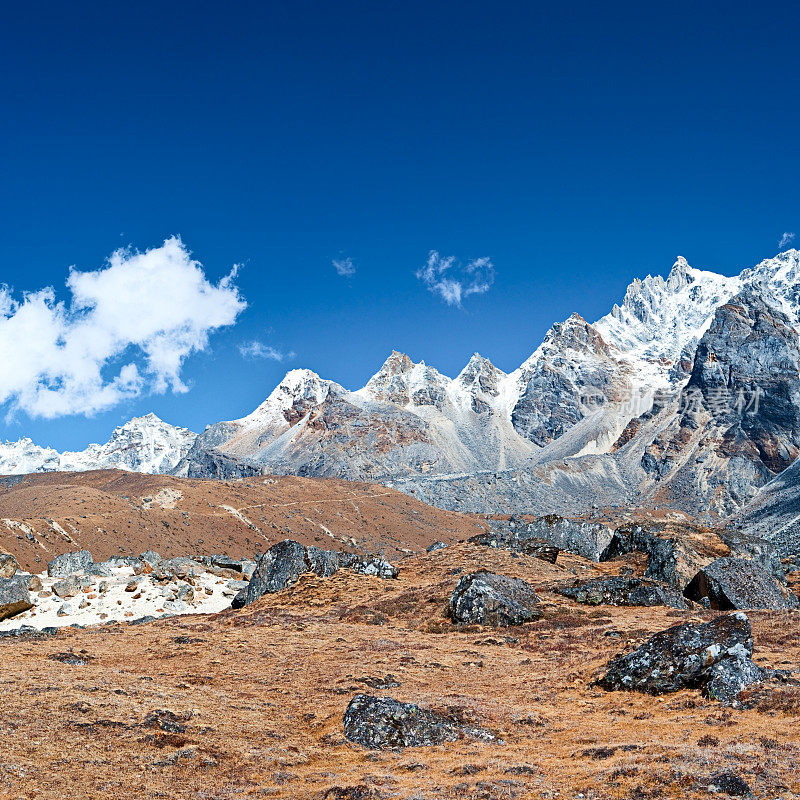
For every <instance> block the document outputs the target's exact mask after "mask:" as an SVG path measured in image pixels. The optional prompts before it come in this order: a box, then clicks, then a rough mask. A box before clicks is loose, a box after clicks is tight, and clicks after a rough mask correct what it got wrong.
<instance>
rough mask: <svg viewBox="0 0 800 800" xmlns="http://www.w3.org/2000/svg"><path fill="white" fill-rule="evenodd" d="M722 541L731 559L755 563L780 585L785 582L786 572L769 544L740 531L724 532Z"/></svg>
mask: <svg viewBox="0 0 800 800" xmlns="http://www.w3.org/2000/svg"><path fill="white" fill-rule="evenodd" d="M722 540H723V541H724V542H725V544H727V545H728V548H729V549H730V551H731V552H730V557H731V558H744V559H747V560H750V561H755V562H756V563H758V565H759V566H760V567H762V569H764V570H766V571H767V572H769V574H770V575H772V577H773V578H777V579H778V580H779V581H780V582H781V583H784V582H785V581H786V571H785V570H784V568H783V563H782V562H781V556H780V553H778V550H777V549H776V548H775V546H774V545H773V544H772V543H771V542H768V541H767V540H766V539H759V538H758V537H755V536H746V535H745V534H743V533H741V532H740V531H735V532H725V533H724V534H722Z"/></svg>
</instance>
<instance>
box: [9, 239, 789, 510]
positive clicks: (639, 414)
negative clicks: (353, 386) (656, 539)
mask: <svg viewBox="0 0 800 800" xmlns="http://www.w3.org/2000/svg"><path fill="white" fill-rule="evenodd" d="M750 289H752V290H754V291H756V292H757V293H758V294H759V296H762V297H763V298H764V303H765V304H766V305H765V308H767V310H766V311H764V310H760V307H759V308H756V305H757V304H755V301H753V302H750V301H747V302H745V303H744V305H742V303H741V302H740V303H739V306H741V307H742V308H745V309H749V310H748V311H747V313H745V311H736V308H738V307H739V306H736V302H734V300H735V298H739V299H741V298H742V296H743V295H742V293H743V292H746V291H748V290H750ZM737 302H738V301H737ZM731 304H732V305H731ZM729 306H730V307H729ZM769 308H775V309H777V310H778V311H780V312H783V313H782V314H781V315H780V316H781V318H782V319H783V320H786V321H787V322H784V323H782V324H783V325H784V327H786V325H787V324H788V325H789V326H790V328H789V331H790V333H791V327H794V328H795V329H798V328H800V252H798V251H797V250H789V251H786V252H784V253H781V254H780V255H778V256H776V257H775V258H772V259H767V260H766V261H763V262H761V263H760V264H758V265H756V266H755V267H752V268H750V269H746V270H744V271H743V272H742V273H741V274H740V275H738V276H735V277H726V276H724V275H718V274H716V273H713V272H708V271H705V270H700V269H696V268H694V267H691V266H689V264H688V263H687V262H686V260H685V259H683V258H680V257H679V258H678V259H677V260H676V262H675V264H674V265H673V266H672V269H671V270H670V272H669V274H668V276H667V277H666V278H663V277H661V276H655V277H653V276H650V275H648V276H647V277H646V278H644V279H643V280H639V279H636V280H634V281H633V282H632V283H631V284H630V285H629V286H628V288H627V291H626V293H625V297H624V299H623V300H622V303H621V305H615V306H614V308H613V309H612V311H611V313H609V314H608V315H606V316H604V317H602V318H601V319H600V320H598V321H597V322H596V323H594V324H590V323H588V322H587V321H586V320H584V319H583V318H582V317H581V316H579V315H578V314H573V315H572V316H570V317H569V318H568V319H567V320H565V321H564V322H560V323H556V324H554V325H553V326H552V328H551V329H550V330H549V331H548V332H547V335H546V336H545V338H544V340H543V342H542V344H541V345H540V346H539V347H537V348H536V350H535V351H534V352H533V353H532V354H531V356H530V357H529V358H528V359H526V361H525V362H524V363H523V364H522V365H521V366H520V367H519V368H518V369H516V370H514V371H513V372H511V373H508V374H507V373H505V372H503V371H502V370H500V369H498V368H497V367H495V366H494V365H493V364H492V363H491V362H490V361H489V360H488V359H486V358H484V357H482V356H480V355H479V354H477V353H476V354H474V355H473V356H472V357H471V358H470V360H469V362H468V364H467V365H466V366H465V367H464V369H463V370H462V371H461V372H460V373H459V374H458V375H457V376H456V377H455V378H449V377H447V376H446V375H443V374H442V373H440V372H439V371H438V370H436V369H435V368H433V367H431V366H429V365H427V364H425V363H424V362H419V363H415V362H414V361H412V360H411V359H410V358H409V357H408V356H407V355H404V354H402V353H399V352H396V351H395V352H392V354H391V355H390V356H389V357H388V358H387V359H386V361H385V362H384V363H383V365H382V366H381V367H380V369H379V370H378V371H377V372H376V373H375V375H373V376H372V378H370V380H369V381H368V382H367V384H366V385H365V386H364V387H362V388H360V389H357V390H355V391H349V390H347V389H345V388H344V387H343V386H341V385H340V384H338V383H335V382H334V381H332V380H327V379H324V378H321V377H320V376H319V375H317V374H316V373H314V372H311V371H310V370H305V369H297V370H292V371H291V372H289V373H287V375H286V376H285V377H284V379H283V380H282V381H281V383H280V384H278V386H277V387H276V388H275V389H274V390H273V391H272V392H271V393H270V394H269V396H268V397H267V398H266V400H265V401H264V402H263V403H262V404H261V405H259V406H258V408H256V409H255V410H254V411H253V412H252V413H250V414H247V415H246V416H244V417H241V418H239V419H234V420H231V421H227V422H219V423H216V424H214V425H210V426H209V427H208V428H206V430H205V431H203V433H202V434H200V435H199V436H197V437H195V436H194V434H192V433H191V432H189V431H185V429H176V428H173V427H172V426H166V425H165V424H164V423H162V422H161V421H160V420H158V419H157V418H155V417H152V415H151V416H149V417H145V418H142V419H140V420H132V421H131V422H130V423H128V425H127V426H122V427H121V428H119V429H117V431H115V432H114V435H113V436H112V438H111V440H110V441H109V442H108V443H107V444H105V445H91V446H90V447H88V448H87V449H86V450H84V451H82V452H80V453H61V454H59V453H57V452H56V451H54V450H52V449H50V448H40V447H37V446H36V445H35V444H33V442H31V441H30V440H27V439H22V440H20V441H19V442H15V443H10V444H6V445H0V466H2V467H4V471H6V472H23V471H28V470H31V469H35V470H51V469H88V468H91V467H105V466H118V467H122V468H124V469H139V470H142V471H149V472H153V471H167V470H170V469H171V468H172V467H173V466H174V465H175V464H176V462H178V464H177V466H176V467H175V469H174V473H175V474H179V475H190V476H192V477H225V476H226V475H229V476H231V477H237V476H244V475H247V474H253V473H254V472H259V471H260V470H268V471H274V472H279V473H287V474H299V475H318V476H336V477H345V478H352V479H356V480H374V481H382V482H392V481H395V480H397V481H404V482H405V485H406V486H407V487H408V490H409V491H412V490H414V491H417V490H418V491H419V496H423V495H425V492H426V491H427V489H425V488H424V487H423V482H424V481H431V480H435V481H436V485H437V487H438V488H437V489H436V491H435V492H434V493H433V494H432V495H431V496H435V497H436V498H437V504H440V505H444V506H446V507H455V506H454V505H453V504H452V503H450V501H449V500H448V499H447V492H448V491H450V489H449V488H448V486H450V483H452V481H456V480H463V479H465V478H464V476H470V477H469V480H470V481H474V488H475V491H474V493H473V492H468V491H462V493H461V495H458V496H459V497H460V498H461V499H460V500H459V501H458V502H459V503H461V502H468V501H469V499H470V497H477V496H480V497H481V498H483V499H482V500H481V503H484V505H486V506H487V509H488V510H491V509H490V508H489V507H490V505H491V504H490V502H489V500H488V499H487V498H491V497H498V498H499V497H502V498H503V503H505V504H506V505H508V504H510V503H516V504H518V506H519V508H521V509H524V508H525V507H526V506H525V504H526V502H530V503H534V502H535V503H538V504H543V503H545V502H548V500H547V498H548V497H550V498H552V497H553V493H552V492H548V491H546V490H545V488H543V486H544V484H546V485H547V486H549V487H551V488H552V487H556V486H558V492H557V494H558V496H559V497H560V498H562V499H563V500H565V501H566V500H568V499H569V497H570V496H571V494H572V496H573V500H575V501H576V502H577V499H576V498H583V497H589V496H590V495H595V496H596V498H595V499H597V500H598V501H602V499H603V492H604V491H606V492H607V493H608V492H610V494H608V495H607V499H608V498H612V497H613V498H615V500H614V501H615V502H616V501H617V500H618V499H619V498H621V497H623V496H628V493H629V492H632V493H633V494H631V496H634V495H635V494H636V492H641V491H644V489H645V488H647V485H648V481H649V482H650V483H651V484H652V483H654V482H655V483H657V482H658V481H661V480H662V478H663V480H664V481H666V480H667V479H668V478H669V475H670V474H671V471H672V470H673V467H672V466H671V464H673V460H671V459H672V455H670V453H671V452H672V450H676V449H680V448H681V447H683V445H682V444H681V442H682V441H683V438H685V437H686V436H688V434H687V433H686V432H685V431H684V432H681V431H682V430H683V428H686V426H683V428H682V427H681V426H682V425H683V423H682V422H681V420H682V419H683V417H682V416H681V413H682V412H681V411H680V409H679V405H680V403H681V402H682V400H681V398H682V397H683V393H685V391H686V387H687V385H688V382H689V381H690V378H691V376H692V375H695V377H696V375H697V374H699V373H698V369H699V367H698V366H697V365H696V364H695V360H696V353H697V352H699V351H698V347H699V344H700V343H701V342H704V343H705V345H704V346H706V349H708V346H709V345H711V344H713V349H714V352H715V353H716V354H717V356H716V357H717V358H722V357H723V350H724V348H723V347H722V344H720V342H723V343H724V337H725V335H726V334H725V330H724V328H725V324H727V323H726V322H725V321H726V320H729V321H734V320H739V321H741V320H743V319H745V317H747V319H750V316H752V315H751V313H750V312H753V314H754V315H755V316H753V318H752V320H751V322H752V324H753V326H754V327H753V336H755V337H761V338H764V337H766V338H765V341H766V342H767V344H765V345H764V347H763V348H761V349H759V347H761V346H760V345H759V346H758V347H756V346H755V345H754V344H753V342H752V341H751V339H750V338H748V337H749V336H750V334H748V332H747V331H746V330H745V331H744V333H743V334H742V336H743V339H742V342H743V343H742V345H741V348H742V349H743V352H745V350H746V349H747V348H748V347H749V348H751V349H752V348H755V349H753V353H755V354H756V355H754V356H753V357H754V358H756V356H757V358H758V359H761V361H763V362H764V365H762V366H764V369H762V368H761V367H759V369H751V367H750V366H749V365H748V364H745V363H744V362H742V364H741V365H740V366H737V367H736V369H737V370H739V371H740V372H741V373H742V374H741V378H742V382H743V385H744V384H745V383H747V381H748V380H751V378H752V379H753V380H755V379H758V380H762V379H763V380H766V377H765V376H767V377H768V376H770V375H771V374H772V373H774V371H775V370H772V369H771V365H770V358H771V357H772V356H771V355H770V354H771V353H773V352H774V353H778V352H779V351H780V352H782V351H781V347H782V346H783V345H781V341H782V340H781V337H782V336H783V334H782V333H781V332H780V330H779V329H780V326H778V327H777V328H775V330H774V331H773V330H772V328H770V326H769V325H767V324H766V320H767V319H768V317H769V311H768V309H769ZM743 315H744V316H743ZM748 315H750V316H748ZM714 319H717V323H716V324H717V327H718V328H719V327H720V325H721V326H722V328H720V330H721V331H722V333H719V332H715V333H714V336H715V337H716V338H715V339H714V341H713V342H712V340H711V338H709V330H710V329H711V326H712V321H713V320H714ZM757 320H765V322H763V323H762V322H758V321H757ZM731 324H732V322H731ZM737 324H738V323H737ZM748 324H750V323H748ZM773 327H774V326H773ZM715 331H716V329H715ZM720 337H721V339H720V342H717V339H719V338H720ZM790 338H791V337H790ZM784 349H785V348H784ZM704 352H705V351H704ZM747 352H749V351H747ZM729 355H730V357H729ZM729 355H727V354H726V355H725V358H726V359H728V361H730V363H731V364H733V363H734V361H735V358H734V356H735V354H729ZM776 358H777V356H776ZM738 363H739V362H736V364H738ZM748 363H749V362H748ZM759 363H760V362H759ZM748 376H749V377H748ZM787 380H788V379H787ZM695 382H697V380H695ZM773 394H774V395H775V396H776V397H778V396H779V395H780V391H779V390H776V391H775V392H773ZM656 399H657V402H656ZM787 419H788V417H787ZM752 422H753V421H752V420H751V419H750V418H747V419H745V420H744V421H743V423H742V424H743V425H744V426H745V427H744V428H743V429H742V430H743V436H745V438H747V437H748V436H750V434H749V433H748V430H749V429H746V426H748V425H751V423H752ZM703 424H705V423H703ZM709 424H710V423H709ZM676 425H677V427H676ZM717 427H718V426H716V427H715V426H714V425H711V427H709V428H708V431H709V434H708V440H707V441H706V442H705V443H704V444H703V447H704V448H705V449H704V450H703V454H700V455H699V457H698V459H696V460H697V463H698V464H702V463H705V462H704V460H703V459H705V458H707V457H709V458H711V457H714V458H716V456H713V455H711V456H707V455H706V453H711V454H713V452H715V448H718V447H721V444H720V442H719V441H717V440H718V439H719V437H720V436H722V433H720V431H718V430H717ZM686 430H688V428H686ZM720 430H721V429H720ZM787 430H790V433H791V430H793V429H791V426H789V427H787ZM660 432H665V433H664V436H662V438H663V439H664V442H666V445H665V446H666V447H667V455H666V456H664V457H661V456H660V455H659V454H660V448H659V444H658V436H659V435H660ZM667 433H670V436H671V435H672V434H673V433H674V434H675V435H674V436H673V437H672V438H669V437H667V438H664V437H666V436H667ZM765 435H766V434H764V435H762V434H761V433H759V434H758V436H760V437H761V438H764V436H765ZM793 435H794V434H793V433H791V435H789V434H787V435H786V436H783V434H781V436H782V437H783V438H781V439H780V441H781V443H783V439H784V438H786V440H787V441H789V439H791V437H792V436H793ZM787 436H788V438H787ZM682 437H683V438H682ZM668 439H669V441H668ZM687 441H688V440H687ZM720 441H721V440H720ZM759 441H761V439H759ZM765 441H766V440H765ZM792 441H793V439H792ZM781 446H782V445H781ZM670 448H671V449H670ZM790 449H791V448H790ZM787 452H788V451H787ZM792 452H793V451H792ZM654 454H655V455H654ZM645 456H647V458H645ZM656 456H659V457H660V458H661V461H659V462H658V463H659V464H660V466H659V472H658V473H657V474H656V473H653V472H652V471H651V472H650V473H647V474H645V473H646V470H645V467H644V466H643V463H644V461H647V460H648V458H650V457H652V458H651V460H652V459H654V458H656ZM790 457H791V454H790ZM723 461H724V459H723ZM662 462H663V463H662ZM648 463H649V462H648ZM674 463H675V464H678V463H682V462H680V459H677V460H674ZM715 463H716V462H715ZM720 463H721V466H720V468H719V469H718V470H717V472H716V473H715V480H716V481H717V482H718V483H719V484H720V485H721V484H722V483H724V482H725V480H726V475H727V472H726V470H729V471H730V470H733V469H734V467H731V468H730V469H729V467H728V466H727V462H725V463H722V462H720ZM731 463H733V462H731ZM765 463H766V462H765ZM703 469H707V468H706V467H703V468H697V469H695V467H694V466H691V470H690V472H691V474H690V478H691V480H693V481H694V480H695V478H696V477H697V476H698V475H700V474H701V472H702V470H703ZM698 470H699V471H698ZM762 471H763V470H762ZM589 472H590V473H591V479H589V478H588V477H587V476H588V475H589ZM662 473H663V475H662ZM684 473H685V474H689V473H686V471H685V470H684ZM536 475H538V476H539V478H538V479H537V480H539V481H542V482H543V485H539V483H537V481H536V480H534V476H536ZM458 476H461V477H460V478H459V477H458ZM524 476H527V477H524ZM763 477H768V476H767V475H766V473H765V475H764V476H763ZM682 480H683V478H682ZM698 480H699V478H698ZM759 480H761V478H759ZM448 482H450V483H448ZM581 482H582V483H581ZM654 485H655V484H654ZM687 485H689V484H688V483H687ZM698 485H699V484H698ZM704 485H705V484H704ZM749 485H755V484H754V483H753V482H752V481H751V482H750V483H748V486H749ZM415 486H416V487H417V489H416V490H415V489H413V487H415ZM453 486H455V484H453ZM523 486H524V487H526V488H524V490H523V489H521V488H520V487H523ZM604 487H605V489H604ZM462 488H463V487H462ZM651 488H652V487H651ZM701 488H702V487H701ZM648 490H649V489H648ZM453 491H455V490H453ZM576 492H577V494H576ZM701 494H702V493H701ZM740 494H741V493H740ZM742 496H744V495H742ZM593 501H594V500H593ZM734 501H736V502H738V501H737V500H736V498H734ZM454 502H455V501H454ZM553 502H555V501H553ZM471 510H479V509H478V508H477V507H475V508H471ZM551 510H553V509H551Z"/></svg>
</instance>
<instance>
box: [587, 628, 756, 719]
mask: <svg viewBox="0 0 800 800" xmlns="http://www.w3.org/2000/svg"><path fill="white" fill-rule="evenodd" d="M752 653H753V637H752V634H751V630H750V621H749V620H748V618H747V616H746V615H745V614H743V613H741V612H738V613H736V614H729V615H726V616H722V617H718V618H717V619H715V620H713V621H711V622H708V623H705V624H703V623H693V622H687V623H684V624H682V625H676V626H674V627H672V628H668V629H667V630H665V631H661V632H660V633H657V634H656V635H655V636H653V637H651V638H650V639H648V640H647V641H646V642H645V643H644V644H643V645H642V646H641V647H639V648H637V649H636V650H634V651H633V652H632V653H627V654H624V655H618V656H616V657H615V658H613V659H612V660H611V661H610V662H609V664H608V670H607V672H606V673H605V675H603V676H602V677H601V678H600V679H599V680H598V681H597V684H598V685H599V686H601V687H603V688H604V689H608V690H628V691H638V692H646V693H648V694H655V695H658V694H668V693H670V692H677V691H680V690H681V689H703V691H704V692H705V694H706V695H707V696H709V697H711V698H712V699H715V700H719V701H720V702H722V703H724V704H726V705H734V706H735V705H738V700H737V699H736V695H738V693H739V692H740V691H741V690H742V689H743V688H744V687H745V686H748V685H750V684H752V683H757V682H760V681H763V680H764V679H765V678H767V677H768V676H769V673H768V672H767V671H766V670H763V669H761V668H760V667H757V666H756V665H755V664H754V663H753V662H752V660H751V656H752Z"/></svg>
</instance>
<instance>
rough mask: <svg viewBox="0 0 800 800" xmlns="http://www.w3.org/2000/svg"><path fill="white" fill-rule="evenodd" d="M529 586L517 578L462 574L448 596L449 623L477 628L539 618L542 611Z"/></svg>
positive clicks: (515, 623) (491, 574)
mask: <svg viewBox="0 0 800 800" xmlns="http://www.w3.org/2000/svg"><path fill="white" fill-rule="evenodd" d="M538 604H539V598H538V596H537V595H536V592H534V591H533V587H531V585H530V584H529V583H526V582H525V581H523V580H520V579H519V578H508V577H506V576H505V575H495V574H494V573H492V572H476V573H473V574H470V575H464V577H462V578H461V579H460V580H459V582H458V584H457V585H456V588H455V590H454V591H453V594H452V595H451V597H450V604H449V611H450V618H451V619H452V620H453V622H459V623H464V624H478V625H498V626H504V625H521V624H522V623H524V622H530V621H531V620H535V619H539V618H540V617H541V616H542V611H541V609H540V608H539V607H538Z"/></svg>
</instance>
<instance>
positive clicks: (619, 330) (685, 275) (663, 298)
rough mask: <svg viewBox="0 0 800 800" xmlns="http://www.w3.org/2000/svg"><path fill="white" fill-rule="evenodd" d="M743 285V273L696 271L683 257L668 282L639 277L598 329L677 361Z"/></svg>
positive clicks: (615, 340)
mask: <svg viewBox="0 0 800 800" xmlns="http://www.w3.org/2000/svg"><path fill="white" fill-rule="evenodd" d="M741 285H742V281H741V279H740V278H739V277H733V278H728V277H726V276H724V275H718V274H716V273H714V272H706V271H704V270H699V269H694V268H693V267H690V266H689V264H688V263H687V262H686V259H685V258H683V257H679V258H678V259H677V261H676V262H675V264H674V265H673V267H672V269H671V270H670V273H669V275H668V276H667V278H666V280H665V279H664V278H663V277H661V276H660V275H656V276H655V277H654V276H652V275H648V276H647V277H646V278H645V279H644V280H639V279H638V278H637V279H635V280H634V281H633V282H632V283H631V284H630V286H628V289H627V291H626V292H625V299H624V300H623V301H622V305H621V306H618V305H615V306H614V308H613V309H612V310H611V313H610V314H607V315H606V316H605V317H603V318H602V319H600V320H598V321H597V322H596V323H595V325H594V327H595V328H596V329H597V330H598V331H599V332H600V334H601V335H602V336H603V337H604V338H605V339H606V340H607V341H608V342H610V343H612V344H614V345H615V346H616V347H617V348H619V349H620V350H621V351H623V352H625V353H629V354H631V355H633V356H635V357H638V358H641V359H643V360H645V361H651V362H668V363H669V364H670V365H671V364H672V363H674V362H675V361H677V360H678V359H679V357H680V355H681V352H682V351H683V350H684V348H685V347H686V346H687V344H689V343H690V342H692V341H693V340H694V341H698V340H699V339H700V337H701V336H702V335H703V333H705V331H706V329H707V328H708V326H709V325H710V324H711V318H712V316H713V314H714V310H715V309H716V308H718V307H719V306H720V305H722V304H723V303H725V302H726V301H727V300H729V299H730V298H731V297H732V296H733V295H735V294H736V293H737V292H738V291H739V289H740V288H741ZM665 366H666V363H665Z"/></svg>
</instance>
